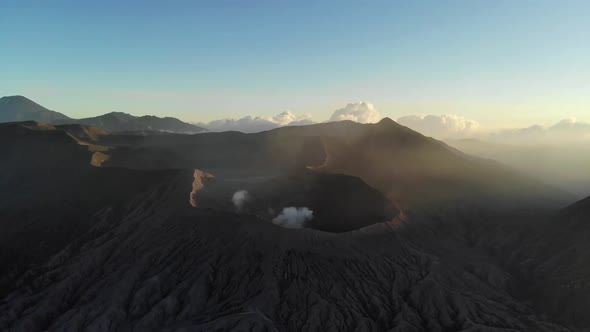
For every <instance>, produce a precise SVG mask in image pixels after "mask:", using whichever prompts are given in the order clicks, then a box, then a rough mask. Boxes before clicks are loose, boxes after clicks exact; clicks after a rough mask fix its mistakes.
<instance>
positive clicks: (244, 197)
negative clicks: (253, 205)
mask: <svg viewBox="0 0 590 332" xmlns="http://www.w3.org/2000/svg"><path fill="white" fill-rule="evenodd" d="M231 200H232V202H233V203H234V206H235V207H236V210H237V211H238V212H239V211H242V209H243V208H244V205H246V202H247V201H248V192H247V191H246V190H238V191H236V192H235V193H234V195H233V196H232V198H231Z"/></svg>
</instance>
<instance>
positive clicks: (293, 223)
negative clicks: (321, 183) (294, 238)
mask: <svg viewBox="0 0 590 332" xmlns="http://www.w3.org/2000/svg"><path fill="white" fill-rule="evenodd" d="M311 219H313V211H312V210H310V209H308V208H306V207H299V208H297V207H286V208H284V209H283V211H282V212H281V213H280V214H279V215H278V216H276V217H275V218H274V219H273V220H272V222H273V224H275V225H278V226H281V227H284V228H304V227H305V225H306V224H307V222H308V221H310V220H311Z"/></svg>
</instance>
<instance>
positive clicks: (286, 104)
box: [0, 0, 590, 126]
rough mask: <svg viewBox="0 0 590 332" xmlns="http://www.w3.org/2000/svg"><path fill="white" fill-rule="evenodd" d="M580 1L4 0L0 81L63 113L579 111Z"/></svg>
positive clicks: (520, 115)
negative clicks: (368, 107)
mask: <svg viewBox="0 0 590 332" xmlns="http://www.w3.org/2000/svg"><path fill="white" fill-rule="evenodd" d="M588 13H590V1H542V0H537V1H529V0H519V1H502V0H495V1H491V0H490V1H475V0H474V1H393V0H391V1H92V2H91V1H40V0H39V1H26V0H19V1H3V2H2V9H1V10H0V43H1V44H0V45H2V46H1V47H0V94H1V95H12V94H22V95H25V96H28V97H30V98H32V99H34V100H36V101H38V102H40V103H41V104H43V105H45V106H47V107H49V108H51V109H55V110H58V111H61V112H64V113H66V114H68V115H71V116H74V117H83V116H90V115H98V114H101V113H105V112H109V111H115V110H116V111H123V112H128V113H132V114H137V115H140V114H156V115H172V116H178V117H180V118H183V119H185V120H189V121H209V120H213V119H217V118H222V117H240V116H245V115H265V116H269V115H274V114H276V113H279V112H281V111H284V110H291V111H293V112H295V113H312V114H313V116H314V119H315V120H318V121H321V120H324V119H326V118H328V117H329V115H330V114H331V112H332V111H333V110H334V109H337V108H340V107H342V106H343V105H344V104H346V103H348V102H352V101H359V100H364V101H369V102H372V103H374V104H375V105H376V107H378V109H379V110H380V111H381V113H382V114H383V115H384V116H390V117H392V118H397V117H399V116H402V115H408V114H443V113H452V114H459V115H462V116H465V117H467V118H470V119H474V120H476V121H479V122H481V123H484V124H488V125H490V126H509V125H526V124H532V123H541V124H546V123H551V122H556V121H558V120H559V119H562V118H564V117H576V118H578V119H579V120H583V121H589V122H590V20H588V18H587V17H588Z"/></svg>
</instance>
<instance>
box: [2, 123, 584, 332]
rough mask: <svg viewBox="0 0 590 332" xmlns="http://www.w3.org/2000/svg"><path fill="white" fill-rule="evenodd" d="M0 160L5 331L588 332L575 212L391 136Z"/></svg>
mask: <svg viewBox="0 0 590 332" xmlns="http://www.w3.org/2000/svg"><path fill="white" fill-rule="evenodd" d="M0 148H1V149H2V158H3V159H2V160H3V162H2V163H0V189H1V190H0V198H1V199H0V227H1V228H2V230H3V232H2V235H1V237H0V266H1V270H0V329H2V330H9V331H245V330H248V331H576V330H579V331H584V330H588V329H589V328H590V320H589V319H588V316H587V315H586V314H585V312H586V310H587V307H588V305H589V304H590V303H589V301H590V269H589V268H588V267H589V266H590V261H589V259H590V254H588V253H589V251H588V250H587V249H588V248H587V247H588V241H587V240H588V236H590V224H588V222H587V221H588V220H590V204H588V199H586V200H583V201H579V202H578V203H574V201H575V199H574V197H572V196H571V195H569V194H568V193H565V192H563V191H560V190H559V189H556V188H555V187H552V186H550V185H546V184H544V183H542V182H541V181H539V180H537V179H532V178H529V177H527V176H526V175H524V174H522V173H520V172H519V171H517V170H515V169H512V168H509V167H507V166H504V165H502V164H499V163H497V162H494V161H491V160H488V159H481V158H477V157H473V156H470V155H467V154H464V153H463V152H461V151H459V150H457V149H455V148H451V147H449V146H447V145H446V144H444V143H442V142H440V141H437V140H434V139H431V138H427V137H424V136H422V135H421V134H419V133H416V132H414V131H412V130H410V129H408V128H406V127H403V126H400V125H399V124H397V123H395V122H394V121H392V120H390V119H384V120H382V121H381V122H379V123H376V124H358V123H354V122H350V121H343V122H334V123H325V124H317V125H310V126H301V127H285V128H279V129H275V130H271V131H267V132H262V133H256V134H241V133H237V132H226V133H203V134H200V135H184V134H167V135H160V134H153V133H149V132H148V133H145V135H135V134H131V133H112V132H111V133H109V132H107V131H104V130H101V129H97V128H93V127H91V126H87V125H79V124H70V125H64V126H62V125H48V124H44V123H39V122H19V123H8V124H1V125H0ZM291 221H296V222H297V223H296V224H293V223H290V222H291ZM293 225H296V226H297V227H292V226H293ZM286 226H289V227H286Z"/></svg>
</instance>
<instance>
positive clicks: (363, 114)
mask: <svg viewBox="0 0 590 332" xmlns="http://www.w3.org/2000/svg"><path fill="white" fill-rule="evenodd" d="M344 120H351V121H354V122H359V123H375V122H379V120H381V113H379V111H378V110H377V109H376V108H375V106H374V105H373V104H371V103H367V102H364V101H361V102H356V103H350V104H348V105H346V106H344V107H343V108H341V109H338V110H335V111H334V113H333V114H332V116H331V117H330V120H329V121H344Z"/></svg>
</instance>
